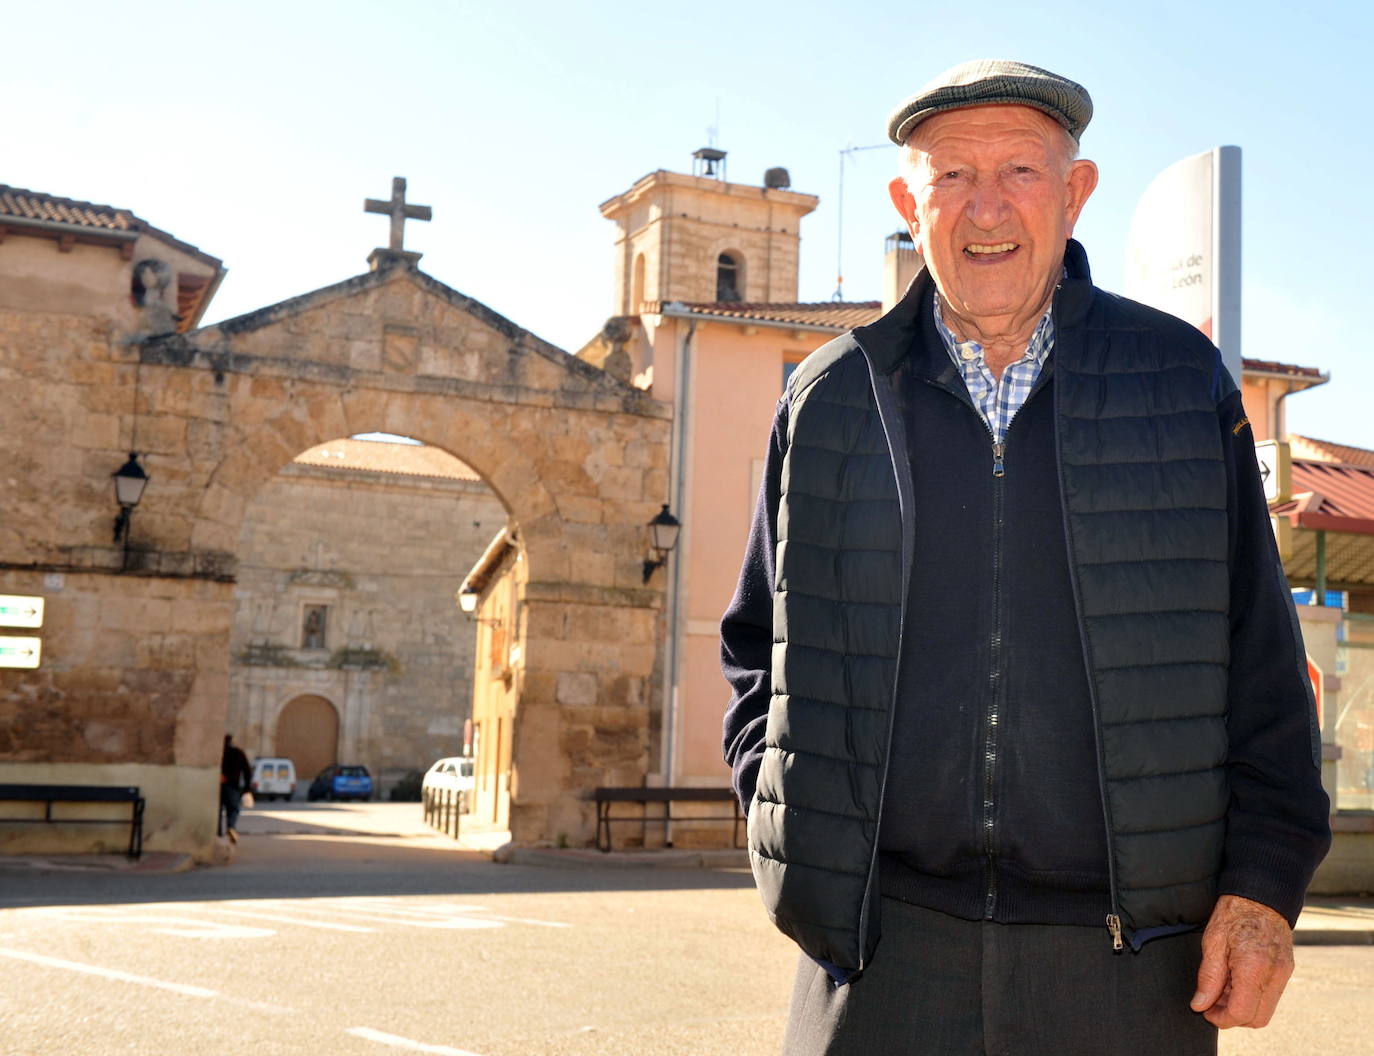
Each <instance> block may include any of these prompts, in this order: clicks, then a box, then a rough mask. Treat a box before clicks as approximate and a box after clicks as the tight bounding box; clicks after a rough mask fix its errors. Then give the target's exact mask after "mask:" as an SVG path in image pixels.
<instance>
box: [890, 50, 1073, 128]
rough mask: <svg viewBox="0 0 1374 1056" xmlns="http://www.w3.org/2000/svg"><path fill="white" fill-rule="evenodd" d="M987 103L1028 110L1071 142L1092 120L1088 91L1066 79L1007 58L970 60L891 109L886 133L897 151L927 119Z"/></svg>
mask: <svg viewBox="0 0 1374 1056" xmlns="http://www.w3.org/2000/svg"><path fill="white" fill-rule="evenodd" d="M989 103H1010V104H1012V105H1015V106H1032V107H1034V108H1035V109H1037V110H1041V111H1043V112H1044V113H1046V114H1049V115H1050V117H1052V118H1054V119H1055V120H1056V121H1058V122H1059V123H1060V124H1061V125H1063V126H1064V127H1065V128H1066V129H1068V132H1069V135H1071V136H1073V138H1074V139H1075V140H1077V139H1078V137H1079V136H1081V135H1082V134H1083V130H1084V129H1085V128H1087V127H1088V122H1089V121H1091V120H1092V116H1093V101H1092V99H1091V98H1090V97H1089V95H1088V90H1087V89H1086V88H1084V87H1083V86H1082V85H1081V84H1077V83H1075V82H1074V81H1071V80H1069V79H1068V78H1067V77H1060V76H1059V75H1058V74H1057V73H1050V71H1049V70H1042V69H1041V68H1040V67H1039V66H1028V65H1026V64H1025V63H1024V62H1012V61H1011V60H1010V59H975V60H974V61H973V62H965V63H961V64H960V65H958V66H955V67H954V68H953V69H949V70H946V71H945V72H944V73H942V74H940V76H938V77H936V78H935V79H934V80H933V81H931V82H930V83H929V84H927V85H926V86H925V87H924V88H922V89H921V90H920V91H919V92H917V93H916V94H915V95H913V96H912V97H911V98H910V99H908V100H906V102H904V103H902V104H901V105H900V106H899V107H897V109H895V110H893V111H892V116H891V117H889V118H888V119H887V134H888V136H889V137H890V138H891V139H892V142H894V143H896V144H897V145H898V146H899V147H900V146H901V145H902V144H904V143H905V142H906V140H907V137H908V136H910V135H911V130H912V129H913V128H915V127H916V126H917V125H919V124H920V123H921V122H922V121H924V120H925V119H926V118H928V117H934V116H935V115H936V114H938V113H941V112H943V111H945V110H958V109H960V108H961V107H965V106H986V105H987V104H989Z"/></svg>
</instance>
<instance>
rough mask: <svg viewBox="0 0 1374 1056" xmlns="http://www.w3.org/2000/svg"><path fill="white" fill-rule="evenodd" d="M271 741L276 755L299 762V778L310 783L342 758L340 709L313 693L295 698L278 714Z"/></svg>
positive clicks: (297, 765)
mask: <svg viewBox="0 0 1374 1056" xmlns="http://www.w3.org/2000/svg"><path fill="white" fill-rule="evenodd" d="M272 744H273V751H274V754H276V755H279V756H284V757H286V758H287V759H290V760H291V761H292V762H294V763H295V764H296V780H297V781H299V782H301V783H302V784H307V783H309V782H310V781H312V780H313V779H314V777H315V775H316V774H318V773H319V772H320V771H321V770H323V769H324V768H325V767H326V766H332V765H334V764H335V763H337V762H338V761H339V712H338V710H337V709H335V707H334V705H333V704H331V703H329V701H327V700H325V698H324V697H320V696H316V695H315V694H313V693H304V694H302V695H301V696H299V697H295V698H293V699H291V700H289V701H287V703H286V706H285V707H284V708H282V709H281V713H280V714H279V715H278V716H277V729H276V734H275V736H274V737H273V739H272Z"/></svg>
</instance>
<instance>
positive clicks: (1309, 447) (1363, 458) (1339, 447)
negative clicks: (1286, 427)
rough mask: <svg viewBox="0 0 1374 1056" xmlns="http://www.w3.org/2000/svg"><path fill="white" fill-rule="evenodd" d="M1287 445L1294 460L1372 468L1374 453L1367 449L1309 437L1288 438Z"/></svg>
mask: <svg viewBox="0 0 1374 1056" xmlns="http://www.w3.org/2000/svg"><path fill="white" fill-rule="evenodd" d="M1288 440H1289V444H1290V445H1291V448H1292V451H1293V457H1294V458H1295V459H1298V458H1302V459H1308V460H1310V461H1313V462H1344V463H1346V464H1347V465H1351V466H1368V467H1370V468H1374V451H1371V450H1369V448H1367V447H1354V446H1352V445H1351V444H1337V443H1333V442H1332V441H1330V440H1318V439H1316V438H1315V437H1311V436H1296V435H1295V436H1290V437H1289V438H1288Z"/></svg>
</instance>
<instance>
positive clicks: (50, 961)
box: [0, 947, 220, 997]
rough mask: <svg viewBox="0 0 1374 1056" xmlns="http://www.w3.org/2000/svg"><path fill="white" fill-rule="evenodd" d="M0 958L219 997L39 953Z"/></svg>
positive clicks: (0, 953)
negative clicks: (10, 958)
mask: <svg viewBox="0 0 1374 1056" xmlns="http://www.w3.org/2000/svg"><path fill="white" fill-rule="evenodd" d="M0 957H12V958H13V959H14V960H16V961H31V962H32V963H34V964H42V965H46V966H47V967H49V968H65V969H67V971H69V972H81V973H82V974H84V975H98V976H100V977H101V978H103V979H117V980H118V981H120V982H122V983H136V984H137V985H139V986H151V987H153V988H154V989H155V990H170V991H171V992H172V993H174V994H185V995H186V996H187V997H219V996H220V994H219V992H218V991H217V990H207V989H206V988H205V987H203V986H188V985H186V984H185V983H168V982H164V981H163V980H161V979H150V978H149V977H148V976H146V975H133V974H131V973H129V972H121V971H117V970H116V969H114V968H98V967H96V966H95V965H93V964H81V963H80V962H79V961H64V960H60V959H59V958H57V957H45V956H44V955H43V954H41V953H29V952H28V951H27V950H10V949H5V948H2V947H0Z"/></svg>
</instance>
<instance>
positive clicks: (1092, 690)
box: [1054, 291, 1125, 953]
mask: <svg viewBox="0 0 1374 1056" xmlns="http://www.w3.org/2000/svg"><path fill="white" fill-rule="evenodd" d="M1061 292H1062V291H1061ZM1059 300H1060V294H1059V293H1056V294H1055V307H1056V310H1057V308H1058V303H1059ZM1065 336H1066V334H1065V332H1060V333H1057V334H1056V335H1055V348H1056V350H1058V349H1062V348H1063V347H1064V345H1065V344H1067V343H1068V342H1066V341H1064V337H1065ZM1077 336H1078V334H1074V337H1077ZM1063 392H1064V386H1063V385H1062V384H1056V385H1055V387H1054V465H1055V470H1056V472H1057V473H1058V476H1059V507H1060V512H1061V514H1062V515H1063V518H1064V545H1065V547H1066V548H1067V552H1068V556H1069V584H1070V587H1071V588H1072V593H1073V608H1074V616H1075V618H1076V619H1077V621H1078V640H1079V643H1080V645H1081V647H1082V649H1083V669H1084V670H1085V671H1086V672H1087V676H1088V679H1087V681H1088V703H1089V705H1090V706H1091V708H1092V715H1093V744H1094V745H1095V746H1096V749H1097V793H1098V796H1099V797H1100V799H1101V801H1102V822H1103V824H1104V825H1105V826H1106V830H1107V887H1108V891H1109V897H1110V900H1111V912H1110V913H1108V914H1107V920H1106V925H1107V934H1108V935H1110V936H1111V940H1112V950H1113V951H1114V952H1118V953H1119V952H1120V951H1121V950H1123V949H1124V948H1125V942H1124V941H1123V937H1122V925H1121V899H1120V895H1119V893H1118V890H1117V878H1116V848H1115V845H1114V840H1115V827H1114V826H1113V825H1112V808H1111V803H1110V801H1109V800H1108V798H1107V762H1106V751H1105V749H1104V748H1103V746H1102V712H1101V704H1100V702H1099V701H1098V699H1097V680H1096V679H1095V678H1094V677H1093V671H1094V670H1095V668H1094V666H1093V656H1092V645H1091V643H1090V642H1089V641H1088V626H1087V623H1086V622H1085V621H1084V619H1083V586H1082V583H1081V582H1080V579H1081V577H1080V575H1079V564H1078V554H1077V552H1076V551H1075V550H1074V546H1073V529H1072V528H1071V527H1070V521H1069V497H1068V493H1067V489H1066V488H1065V486H1064V436H1063V416H1062V415H1061V413H1060V410H1061V407H1062V405H1063Z"/></svg>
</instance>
